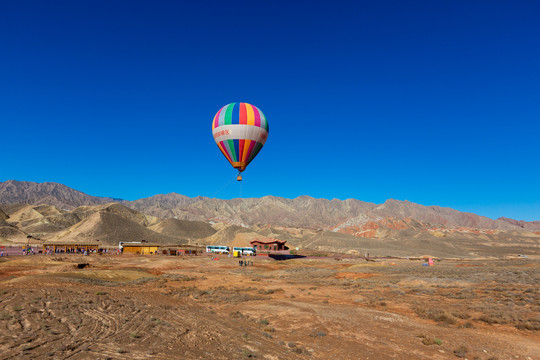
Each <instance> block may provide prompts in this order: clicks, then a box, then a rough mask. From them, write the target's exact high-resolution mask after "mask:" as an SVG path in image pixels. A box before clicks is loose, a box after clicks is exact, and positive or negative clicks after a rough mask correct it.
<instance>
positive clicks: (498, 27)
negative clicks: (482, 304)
mask: <svg viewBox="0 0 540 360" xmlns="http://www.w3.org/2000/svg"><path fill="white" fill-rule="evenodd" d="M539 14H540V2H538V1H446V2H442V1H432V0H428V1H313V0H310V1H284V2H279V1H245V2H235V1H211V2H210V1H189V2H188V1H96V0H91V1H90V0H87V1H83V0H78V1H71V0H66V1H24V0H4V1H2V2H1V4H0V69H1V70H0V125H1V127H0V151H1V153H2V162H1V166H0V181H5V180H8V179H16V180H25V181H37V182H44V181H53V182H59V183H63V184H66V185H68V186H70V187H73V188H75V189H78V190H81V191H84V192H86V193H88V194H91V195H97V196H112V197H119V198H124V199H130V200H132V199H137V198H141V197H147V196H152V195H154V194H158V193H169V192H177V193H181V194H185V195H188V196H197V195H203V196H213V197H219V198H233V197H238V196H242V197H260V196H264V195H276V196H283V197H288V198H293V197H296V196H299V195H310V196H313V197H321V198H338V199H346V198H356V199H360V200H364V201H370V202H375V203H381V202H384V201H385V200H386V199H388V198H394V199H400V200H405V199H407V200H409V201H413V202H416V203H420V204H424V205H441V206H448V207H453V208H455V209H458V210H462V211H471V212H476V213H478V214H481V215H486V216H489V217H492V218H496V217H499V216H508V217H512V218H517V219H524V220H540V164H539V162H540V161H539V159H540V140H539V138H540V131H539V130H540V125H539V115H540V60H539V59H540V40H539V39H540V26H539V24H538V16H539ZM236 101H242V102H248V103H251V104H254V105H256V106H257V107H259V108H260V109H261V110H262V111H263V112H264V113H265V115H266V117H267V118H268V121H269V123H270V136H269V139H268V141H267V143H266V145H265V147H264V148H263V150H262V151H261V153H260V154H259V155H258V157H257V159H255V161H254V162H253V163H252V164H251V165H250V166H249V167H248V169H247V170H246V171H245V172H244V181H243V182H242V183H237V182H236V181H235V180H234V178H235V176H236V172H235V171H234V170H233V169H232V167H230V165H229V163H228V162H227V161H226V159H225V158H224V157H223V155H222V154H221V153H220V152H219V150H218V148H217V146H216V145H215V143H214V142H213V138H212V135H211V121H212V118H213V116H214V115H215V113H216V112H217V111H218V110H219V109H220V108H221V107H222V106H223V105H225V104H228V103H230V102H236Z"/></svg>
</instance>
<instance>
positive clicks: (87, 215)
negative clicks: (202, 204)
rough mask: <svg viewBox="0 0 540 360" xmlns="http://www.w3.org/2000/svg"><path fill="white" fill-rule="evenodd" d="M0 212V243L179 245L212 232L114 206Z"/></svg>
mask: <svg viewBox="0 0 540 360" xmlns="http://www.w3.org/2000/svg"><path fill="white" fill-rule="evenodd" d="M0 209H1V210H0V211H1V213H2V214H5V215H6V220H0V243H1V244H14V243H16V244H20V243H25V242H26V241H31V242H32V243H36V242H44V241H52V242H97V241H99V242H100V243H101V244H103V245H108V246H116V245H118V242H119V241H141V240H146V241H147V242H153V243H160V244H183V243H187V242H189V241H196V240H197V239H200V238H204V237H207V236H210V235H212V234H214V233H215V230H213V228H212V227H211V226H210V224H200V223H199V222H190V221H183V222H178V223H175V224H174V226H171V224H170V223H171V220H164V221H162V220H161V219H159V218H156V217H153V216H149V215H145V214H143V213H141V212H138V211H136V210H133V209H129V208H127V207H125V206H123V205H121V204H116V203H111V204H106V205H95V206H81V207H78V208H75V209H73V210H61V209H58V208H57V207H55V206H51V205H27V204H20V205H0ZM162 222H163V224H162ZM163 230H165V231H163Z"/></svg>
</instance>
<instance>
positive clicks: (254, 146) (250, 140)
mask: <svg viewBox="0 0 540 360" xmlns="http://www.w3.org/2000/svg"><path fill="white" fill-rule="evenodd" d="M268 131H269V128H268V121H266V117H265V116H264V114H263V113H262V111H261V110H259V109H258V108H257V107H255V106H253V105H251V104H248V103H232V104H229V105H225V106H224V107H222V108H221V109H220V110H219V111H218V112H217V114H216V116H214V121H213V122H212V133H213V135H214V140H215V141H216V144H217V146H218V147H219V149H220V150H221V152H222V153H223V155H225V157H226V158H227V160H228V161H229V162H230V163H231V165H232V166H233V167H234V168H235V169H238V170H239V171H240V172H242V171H244V170H245V169H246V167H247V166H248V165H249V163H250V162H251V161H252V160H253V159H254V158H255V156H257V154H258V153H259V151H261V149H262V147H263V145H264V143H265V142H266V138H267V137H268Z"/></svg>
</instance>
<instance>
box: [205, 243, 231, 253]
mask: <svg viewBox="0 0 540 360" xmlns="http://www.w3.org/2000/svg"><path fill="white" fill-rule="evenodd" d="M206 252H211V253H217V254H228V253H229V247H228V246H219V245H207V246H206Z"/></svg>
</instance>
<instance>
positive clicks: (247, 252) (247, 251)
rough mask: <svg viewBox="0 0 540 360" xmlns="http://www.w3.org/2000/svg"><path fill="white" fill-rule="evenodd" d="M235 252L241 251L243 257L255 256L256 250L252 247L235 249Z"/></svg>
mask: <svg viewBox="0 0 540 360" xmlns="http://www.w3.org/2000/svg"><path fill="white" fill-rule="evenodd" d="M235 251H240V254H242V255H249V256H253V255H255V248H252V247H233V252H235Z"/></svg>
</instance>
